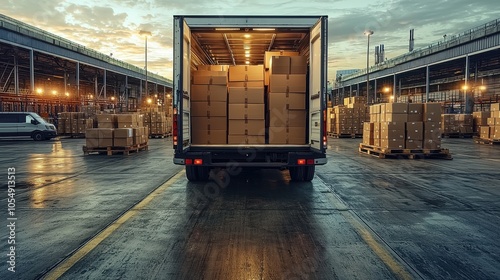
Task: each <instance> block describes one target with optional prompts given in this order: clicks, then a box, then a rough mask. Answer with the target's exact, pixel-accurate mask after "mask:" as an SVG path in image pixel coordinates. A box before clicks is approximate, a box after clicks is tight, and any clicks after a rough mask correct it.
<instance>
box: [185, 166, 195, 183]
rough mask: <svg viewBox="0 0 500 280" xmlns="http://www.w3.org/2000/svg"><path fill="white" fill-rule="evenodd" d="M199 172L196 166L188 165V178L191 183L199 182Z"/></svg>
mask: <svg viewBox="0 0 500 280" xmlns="http://www.w3.org/2000/svg"><path fill="white" fill-rule="evenodd" d="M197 171H198V170H196V166H191V165H189V166H188V165H186V177H187V179H188V180H189V181H191V182H196V181H198V172H197Z"/></svg>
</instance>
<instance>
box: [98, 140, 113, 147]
mask: <svg viewBox="0 0 500 280" xmlns="http://www.w3.org/2000/svg"><path fill="white" fill-rule="evenodd" d="M98 145H99V147H113V146H114V145H113V138H99V140H98Z"/></svg>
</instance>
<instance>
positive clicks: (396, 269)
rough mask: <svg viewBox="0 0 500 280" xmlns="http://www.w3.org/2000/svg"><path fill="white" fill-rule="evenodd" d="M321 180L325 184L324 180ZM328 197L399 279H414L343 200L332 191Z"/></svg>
mask: <svg viewBox="0 0 500 280" xmlns="http://www.w3.org/2000/svg"><path fill="white" fill-rule="evenodd" d="M321 182H322V183H323V184H325V183H324V182H323V181H322V180H321ZM326 196H327V199H329V201H330V202H332V203H333V205H334V206H335V208H337V210H339V211H340V214H342V216H343V217H344V218H345V219H346V221H347V222H348V223H349V224H350V225H351V226H352V227H353V228H354V229H355V230H356V232H357V233H358V234H359V235H360V236H361V238H362V239H363V241H364V242H365V243H366V244H367V245H368V246H369V247H370V249H372V251H373V252H374V253H375V254H376V255H377V256H378V257H379V258H380V259H381V260H382V262H383V263H384V264H385V265H386V266H387V267H388V268H389V269H390V270H391V271H392V272H393V273H394V275H396V277H398V278H399V279H404V280H410V279H413V277H412V276H411V274H410V273H409V272H408V271H407V270H406V269H405V268H404V267H403V266H402V265H401V264H400V263H399V262H398V261H397V260H396V259H394V257H393V256H392V255H391V254H390V253H389V252H388V251H387V250H386V249H385V248H384V246H383V245H382V244H380V243H379V242H378V241H377V240H376V239H375V238H374V237H373V235H372V234H371V233H370V231H369V230H368V229H367V228H366V226H365V225H363V224H362V223H361V222H360V221H359V219H358V218H356V217H355V216H354V214H353V213H351V212H350V211H346V210H349V209H348V207H347V205H346V204H345V203H344V202H343V200H342V199H341V198H340V197H338V196H337V195H335V194H334V193H332V195H326Z"/></svg>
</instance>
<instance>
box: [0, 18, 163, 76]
mask: <svg viewBox="0 0 500 280" xmlns="http://www.w3.org/2000/svg"><path fill="white" fill-rule="evenodd" d="M0 28H4V29H8V30H11V31H14V32H17V33H19V34H23V35H26V36H29V37H32V38H35V39H38V40H41V41H44V42H47V43H49V44H53V45H56V46H59V47H62V48H65V49H68V50H71V51H74V52H77V53H81V54H83V55H86V56H89V57H92V58H95V59H98V60H101V61H104V62H107V63H109V64H113V65H116V66H119V67H122V68H124V69H127V70H130V71H134V72H137V73H140V74H143V75H145V74H146V72H145V70H144V69H142V68H140V67H137V66H135V65H132V64H129V63H127V62H124V61H121V60H118V59H116V58H112V57H111V56H109V55H106V54H103V53H100V52H98V51H96V50H93V49H91V48H87V47H85V46H84V45H80V44H78V43H75V42H72V41H70V40H68V39H65V38H62V37H60V36H57V35H55V34H52V33H50V32H47V31H45V30H42V29H40V28H38V27H35V26H32V25H29V24H26V23H23V22H21V21H18V20H16V19H13V18H10V17H8V16H5V15H3V14H0ZM148 76H150V77H154V78H156V79H158V80H160V81H163V82H166V83H172V80H170V79H167V78H165V77H163V76H160V75H158V74H155V73H151V72H149V71H148Z"/></svg>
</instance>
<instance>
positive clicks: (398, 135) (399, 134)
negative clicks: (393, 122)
mask: <svg viewBox="0 0 500 280" xmlns="http://www.w3.org/2000/svg"><path fill="white" fill-rule="evenodd" d="M380 139H400V140H404V139H405V131H404V130H381V131H380Z"/></svg>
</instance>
